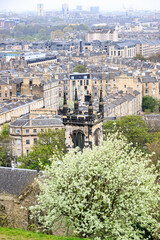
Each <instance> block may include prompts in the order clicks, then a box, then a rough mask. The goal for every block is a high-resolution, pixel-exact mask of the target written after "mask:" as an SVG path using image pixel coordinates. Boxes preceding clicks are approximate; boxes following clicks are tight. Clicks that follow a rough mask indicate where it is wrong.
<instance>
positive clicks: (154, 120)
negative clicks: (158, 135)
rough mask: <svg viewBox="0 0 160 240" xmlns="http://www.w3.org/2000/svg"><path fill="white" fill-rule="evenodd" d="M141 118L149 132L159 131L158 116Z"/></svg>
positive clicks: (159, 122)
mask: <svg viewBox="0 0 160 240" xmlns="http://www.w3.org/2000/svg"><path fill="white" fill-rule="evenodd" d="M143 118H144V120H145V122H146V124H147V126H148V128H149V131H151V132H156V131H160V114H154V115H153V114H151V115H144V117H143Z"/></svg>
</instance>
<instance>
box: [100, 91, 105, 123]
mask: <svg viewBox="0 0 160 240" xmlns="http://www.w3.org/2000/svg"><path fill="white" fill-rule="evenodd" d="M99 112H100V113H101V114H102V118H104V104H103V96H102V89H101V90H100V98H99Z"/></svg>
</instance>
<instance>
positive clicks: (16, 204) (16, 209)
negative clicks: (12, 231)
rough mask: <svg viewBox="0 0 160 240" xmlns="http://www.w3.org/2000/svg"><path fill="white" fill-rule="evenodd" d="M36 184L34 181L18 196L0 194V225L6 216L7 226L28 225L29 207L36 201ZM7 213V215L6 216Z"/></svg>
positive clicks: (21, 226) (25, 227)
mask: <svg viewBox="0 0 160 240" xmlns="http://www.w3.org/2000/svg"><path fill="white" fill-rule="evenodd" d="M37 193H38V186H37V185H36V184H35V183H34V184H32V186H31V187H30V188H29V189H28V190H27V191H26V192H24V193H23V195H20V196H19V197H16V196H13V195H8V194H5V193H4V194H0V226H2V225H3V226H4V224H3V221H2V220H1V216H2V218H3V219H4V218H6V224H5V226H7V227H12V228H22V229H27V228H28V227H29V221H28V220H29V207H30V206H32V205H34V204H35V203H36V195H37ZM6 214H7V217H6Z"/></svg>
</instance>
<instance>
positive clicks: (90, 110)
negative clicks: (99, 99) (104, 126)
mask: <svg viewBox="0 0 160 240" xmlns="http://www.w3.org/2000/svg"><path fill="white" fill-rule="evenodd" d="M88 114H89V116H92V115H93V105H92V95H91V93H90V96H89V107H88Z"/></svg>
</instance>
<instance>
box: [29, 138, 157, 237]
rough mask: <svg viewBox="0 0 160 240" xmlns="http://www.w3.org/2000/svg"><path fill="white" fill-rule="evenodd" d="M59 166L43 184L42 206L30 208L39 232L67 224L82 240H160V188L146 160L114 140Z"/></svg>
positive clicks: (69, 157)
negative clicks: (159, 219) (85, 239)
mask: <svg viewBox="0 0 160 240" xmlns="http://www.w3.org/2000/svg"><path fill="white" fill-rule="evenodd" d="M117 137H118V138H117ZM58 161H59V159H58V158H55V157H54V158H53V161H52V164H51V167H47V168H46V171H45V172H44V176H43V178H41V179H39V186H40V195H39V196H38V197H37V201H38V204H37V205H36V206H33V207H31V211H32V214H33V216H36V217H37V218H38V221H39V222H40V224H41V226H43V227H44V228H45V229H48V230H49V229H54V228H55V226H57V221H58V222H60V221H62V222H63V221H64V223H66V225H67V226H71V227H72V228H73V231H74V232H75V233H76V234H78V235H79V236H80V237H91V238H94V239H103V240H105V239H116V240H120V239H127V240H129V239H156V237H157V239H159V238H158V232H157V229H158V227H159V224H158V222H157V220H156V215H157V214H156V213H157V209H158V201H159V195H158V194H159V192H158V189H159V185H158V184H157V185H156V184H155V180H156V175H155V174H154V173H153V168H154V166H152V167H147V166H148V164H149V163H150V159H149V156H148V155H146V156H145V155H144V153H142V152H141V151H140V150H139V151H136V149H135V148H132V147H131V144H127V142H126V140H125V139H124V137H122V136H121V137H120V136H118V135H117V134H112V135H110V136H109V137H107V140H106V141H105V142H103V145H101V146H98V147H94V148H93V149H84V151H83V153H81V152H80V151H78V150H77V151H76V154H75V152H74V151H71V152H70V153H69V154H66V155H65V156H64V157H63V159H62V160H61V165H59V164H58ZM153 196H154V197H153ZM156 208H157V209H156ZM154 237H155V238H154ZM159 237H160V236H159Z"/></svg>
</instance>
